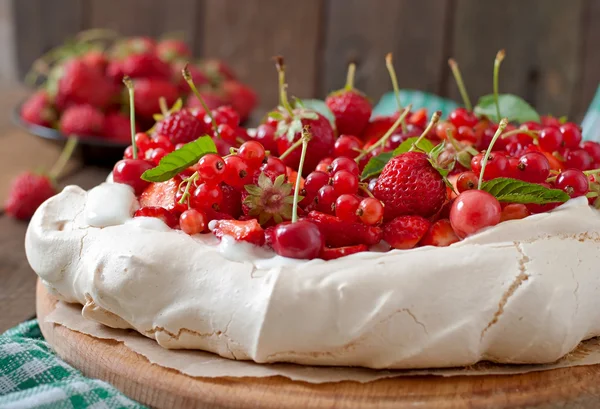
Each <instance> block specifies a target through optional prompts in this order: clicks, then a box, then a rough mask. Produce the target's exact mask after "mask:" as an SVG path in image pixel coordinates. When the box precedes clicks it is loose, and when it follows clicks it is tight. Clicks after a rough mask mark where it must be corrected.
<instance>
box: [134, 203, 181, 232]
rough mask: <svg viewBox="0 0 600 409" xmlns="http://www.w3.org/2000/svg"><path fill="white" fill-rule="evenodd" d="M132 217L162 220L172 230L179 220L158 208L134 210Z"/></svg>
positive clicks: (148, 207)
mask: <svg viewBox="0 0 600 409" xmlns="http://www.w3.org/2000/svg"><path fill="white" fill-rule="evenodd" d="M133 217H155V218H157V219H160V220H162V221H163V222H164V223H165V224H166V225H167V226H169V227H170V228H172V229H174V228H175V227H177V225H178V224H179V220H178V219H177V217H175V215H174V214H173V213H171V212H170V211H168V210H167V209H165V208H164V207H160V206H146V207H141V208H140V209H138V210H136V211H135V213H134V214H133Z"/></svg>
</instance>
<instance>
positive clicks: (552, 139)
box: [538, 127, 563, 153]
mask: <svg viewBox="0 0 600 409" xmlns="http://www.w3.org/2000/svg"><path fill="white" fill-rule="evenodd" d="M538 143H539V145H540V148H542V150H543V151H546V152H550V153H552V152H555V151H557V150H558V149H560V147H561V146H562V144H563V136H562V134H561V133H560V131H559V130H558V129H556V128H554V127H546V128H544V129H542V130H541V132H540V136H539V138H538Z"/></svg>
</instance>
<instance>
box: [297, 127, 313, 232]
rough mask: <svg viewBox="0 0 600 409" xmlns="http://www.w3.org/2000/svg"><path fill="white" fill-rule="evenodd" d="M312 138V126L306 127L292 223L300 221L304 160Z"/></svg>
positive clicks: (303, 134)
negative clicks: (299, 202)
mask: <svg viewBox="0 0 600 409" xmlns="http://www.w3.org/2000/svg"><path fill="white" fill-rule="evenodd" d="M311 138H312V135H311V134H310V126H309V125H305V126H304V129H303V130H302V138H300V140H301V141H302V153H301V154H300V163H299V164H298V177H297V178H296V186H295V187H294V202H293V203H294V204H293V205H292V223H296V222H297V221H298V199H299V195H300V181H301V179H302V168H304V159H305V158H306V148H308V142H309V141H310V139H311Z"/></svg>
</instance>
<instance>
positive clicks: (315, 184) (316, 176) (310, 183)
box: [304, 170, 329, 196]
mask: <svg viewBox="0 0 600 409" xmlns="http://www.w3.org/2000/svg"><path fill="white" fill-rule="evenodd" d="M328 183H329V175H328V174H327V173H325V172H321V171H318V170H315V171H314V172H311V173H309V174H308V176H306V179H305V180H304V190H305V191H306V193H307V194H308V195H310V196H315V195H316V194H317V193H318V192H319V189H321V188H322V187H323V186H325V185H327V184H328Z"/></svg>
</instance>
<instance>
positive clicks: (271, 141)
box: [254, 124, 277, 152]
mask: <svg viewBox="0 0 600 409" xmlns="http://www.w3.org/2000/svg"><path fill="white" fill-rule="evenodd" d="M275 139H276V138H275V128H274V127H273V126H271V125H269V124H262V125H259V126H258V128H256V134H255V135H254V140H256V141H257V142H260V143H261V144H262V145H263V146H264V147H265V149H266V150H269V151H271V152H276V151H277V141H276V140H275Z"/></svg>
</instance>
